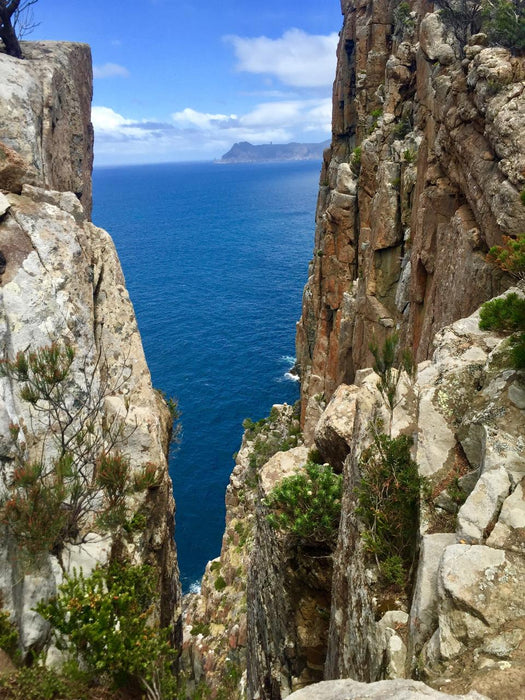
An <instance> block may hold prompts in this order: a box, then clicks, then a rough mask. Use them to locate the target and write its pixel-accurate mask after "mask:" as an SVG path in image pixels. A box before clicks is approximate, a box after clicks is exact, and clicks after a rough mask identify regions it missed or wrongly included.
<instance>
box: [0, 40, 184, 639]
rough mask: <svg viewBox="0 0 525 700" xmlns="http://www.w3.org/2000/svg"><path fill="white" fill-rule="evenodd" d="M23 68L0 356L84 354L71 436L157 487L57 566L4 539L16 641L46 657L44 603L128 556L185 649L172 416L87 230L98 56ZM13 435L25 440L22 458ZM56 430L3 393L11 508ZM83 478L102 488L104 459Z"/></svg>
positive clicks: (92, 531) (5, 478) (33, 47)
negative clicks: (74, 574)
mask: <svg viewBox="0 0 525 700" xmlns="http://www.w3.org/2000/svg"><path fill="white" fill-rule="evenodd" d="M24 54H25V56H26V58H25V60H23V61H18V60H16V59H12V58H10V57H8V56H5V55H4V54H0V189H2V190H3V192H2V193H1V194H0V354H1V357H2V359H10V360H12V359H14V358H15V357H16V355H17V353H18V352H27V351H28V350H31V351H35V350H38V349H39V348H42V347H45V346H50V345H51V344H52V343H57V344H58V345H60V346H62V347H63V346H65V345H69V346H71V347H72V348H74V352H75V354H74V360H73V363H72V365H71V372H70V375H69V378H68V382H69V383H68V391H69V388H70V387H72V393H71V396H69V394H67V396H66V399H65V401H66V402H69V403H68V404H67V405H68V408H69V411H70V420H71V422H70V423H68V425H70V427H71V430H72V431H73V430H74V429H75V428H78V429H80V428H82V429H83V430H85V429H86V428H88V425H89V426H90V427H89V431H90V432H89V434H90V435H93V436H96V437H93V440H96V439H99V436H102V439H103V440H104V442H103V443H101V450H102V448H104V449H108V450H111V449H112V448H113V449H116V450H118V451H119V452H120V453H121V454H122V455H123V456H124V457H125V458H127V459H129V463H130V469H131V472H130V476H129V478H130V479H131V480H133V479H134V478H135V475H137V474H139V473H141V470H142V469H143V468H144V467H146V465H148V464H149V463H151V464H153V465H155V466H156V468H157V471H156V478H155V483H154V484H152V485H151V487H145V488H143V489H141V490H136V489H133V488H131V483H130V484H128V486H129V487H130V488H128V489H127V494H126V497H125V502H124V513H125V516H126V519H127V520H126V522H127V523H128V524H130V526H129V527H128V528H127V529H126V528H124V527H118V526H117V527H115V526H112V525H110V524H108V523H104V522H102V521H101V520H100V519H99V518H98V517H97V516H98V515H99V512H100V506H101V499H103V498H104V496H103V495H102V494H101V493H98V495H97V496H96V497H93V498H92V499H91V500H89V499H88V500H86V501H85V504H86V505H85V507H84V510H83V512H82V515H81V516H79V518H78V520H77V521H76V523H75V525H76V526H78V528H77V529H78V532H75V533H70V534H69V535H68V536H67V537H66V539H65V541H64V542H63V547H57V551H56V553H54V554H50V553H48V552H47V551H44V552H42V554H41V555H40V554H39V556H37V557H28V555H27V552H26V551H25V550H24V547H23V546H22V545H21V543H20V542H18V541H17V539H16V537H15V534H14V533H13V532H9V533H8V532H7V530H5V531H4V535H3V537H2V539H1V542H0V561H1V567H0V595H1V600H2V604H3V606H4V607H5V608H6V609H7V610H9V611H10V613H11V618H12V619H13V621H14V622H15V623H16V625H17V627H18V630H19V632H20V644H21V647H22V649H21V650H22V652H23V653H27V652H29V651H30V650H35V651H39V650H40V649H41V648H42V646H43V645H44V643H45V642H46V641H47V635H48V626H47V623H45V622H44V620H43V619H42V618H41V617H40V616H39V615H38V614H37V613H36V612H35V611H34V607H35V605H36V603H37V602H38V601H39V600H42V599H47V598H49V597H50V596H52V595H54V594H55V593H56V592H57V586H58V585H59V584H60V583H61V581H62V580H63V577H64V575H65V574H67V573H70V572H71V571H72V570H73V568H76V569H77V570H79V569H80V568H82V570H83V571H84V572H85V573H89V572H90V571H91V570H92V569H93V568H94V567H95V566H96V565H97V564H104V563H106V562H107V561H108V560H109V559H110V558H111V557H113V558H114V557H115V556H116V555H117V554H118V556H126V557H127V558H128V560H129V561H131V562H133V563H146V562H147V563H149V564H151V565H152V566H153V567H154V570H155V572H156V575H157V580H158V591H159V598H158V601H157V604H156V606H155V607H156V609H155V615H156V617H157V619H158V620H159V621H160V623H161V624H162V625H163V626H168V627H170V628H171V630H172V631H173V635H172V636H173V639H174V640H175V641H178V635H179V628H178V626H177V625H178V622H177V621H178V618H179V615H180V584H179V580H178V567H177V559H176V553H175V545H174V540H173V533H174V508H175V506H174V501H173V493H172V485H171V480H170V478H169V475H168V466H167V453H168V445H169V440H170V435H171V416H170V413H169V411H168V408H167V406H166V404H165V402H164V401H163V400H162V399H161V398H160V396H159V394H158V392H156V391H155V390H154V389H153V388H152V385H151V377H150V373H149V370H148V367H147V364H146V360H145V357H144V352H143V349H142V344H141V339H140V335H139V331H138V328H137V323H136V319H135V314H134V311H133V307H132V304H131V302H130V299H129V295H128V292H127V290H126V286H125V281H124V277H123V274H122V270H121V267H120V263H119V260H118V256H117V253H116V250H115V247H114V245H113V242H112V240H111V238H110V236H109V234H108V233H106V232H105V231H103V230H102V229H100V228H97V227H96V226H94V225H93V224H92V223H90V221H89V219H88V217H87V216H86V209H87V212H88V213H89V210H90V207H91V162H92V148H93V139H92V130H91V124H90V100H91V61H90V52H89V48H88V47H87V46H84V45H80V44H62V43H53V42H41V43H38V44H26V45H24ZM52 188H57V189H52ZM82 203H84V205H85V207H86V209H85V208H84V207H83V206H82ZM73 408H74V410H73ZM83 418H84V419H85V421H86V422H85V423H84V424H82V425H81V423H82V420H83ZM57 421H58V419H57ZM75 421H76V422H75ZM11 424H16V425H18V426H19V428H20V432H19V435H18V438H17V444H18V447H16V445H15V443H14V439H13V435H12V432H11V429H10V425H11ZM108 426H114V427H115V431H114V432H113V433H111V427H108ZM56 428H57V426H56V425H55V424H53V423H52V421H51V420H50V419H48V418H47V417H46V414H41V415H39V414H38V413H35V412H34V411H32V410H31V408H30V402H28V401H24V400H22V398H21V396H20V384H19V383H18V382H17V381H16V379H14V378H11V377H2V378H1V379H0V462H1V468H0V477H1V492H2V497H3V498H4V497H5V494H6V489H7V488H8V485H9V483H10V480H11V476H12V472H13V468H14V464H15V461H14V456H15V453H16V450H17V449H18V450H21V451H22V452H24V457H25V458H26V459H29V460H39V461H43V462H44V463H45V464H47V465H49V464H50V463H51V461H52V459H53V457H54V455H56V447H55V446H54V443H53V437H52V436H53V435H54V434H56ZM71 434H72V433H71ZM76 434H77V435H78V434H79V433H78V430H77V433H76ZM104 436H105V437H104ZM80 444H81V445H82V443H80ZM84 444H85V443H84ZM79 449H80V448H79ZM83 468H84V469H85V470H87V471H86V474H85V478H86V483H90V484H92V483H93V478H94V477H93V470H94V469H95V464H94V459H92V460H91V461H89V460H88V461H87V462H86V463H85V465H84V467H83ZM135 516H137V518H135ZM134 523H140V527H137V526H136V525H134ZM44 549H45V548H44Z"/></svg>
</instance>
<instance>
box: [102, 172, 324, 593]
mask: <svg viewBox="0 0 525 700" xmlns="http://www.w3.org/2000/svg"><path fill="white" fill-rule="evenodd" d="M319 170H320V163H317V162H296V163H271V164H270V163H265V164H227V165H218V164H214V163H184V164H179V163H177V164H162V165H143V166H133V167H129V166H128V167H114V168H95V170H94V173H93V193H94V207H93V222H94V223H95V224H96V225H98V226H101V227H103V228H105V229H107V230H108V231H109V233H110V234H111V235H112V237H113V240H114V241H115V244H116V246H117V250H118V253H119V256H120V260H121V263H122V267H123V270H124V275H125V277H126V283H127V287H128V290H129V293H130V296H131V299H132V302H133V305H134V307H135V312H136V315H137V319H138V325H139V328H140V332H141V335H142V342H143V344H144V349H145V353H146V358H147V361H148V364H149V367H150V370H151V374H152V378H153V384H154V386H155V387H156V388H159V389H162V390H163V391H164V392H165V393H166V394H167V395H168V396H173V397H176V398H177V399H178V401H179V407H180V410H181V412H182V417H181V421H182V440H181V443H180V445H179V446H178V448H176V449H175V450H174V451H173V453H172V455H171V459H170V474H171V477H172V479H173V488H174V493H175V499H176V503H177V513H176V535H175V538H176V542H177V551H178V557H179V566H180V571H181V580H182V585H183V590H184V591H185V592H187V591H188V590H194V589H195V588H196V587H197V586H198V583H199V580H200V578H201V577H202V574H203V572H204V567H205V564H206V562H207V561H208V560H210V559H213V558H214V557H216V556H218V555H219V553H220V547H221V537H222V533H223V530H224V515H225V509H224V492H225V488H226V485H227V483H228V479H229V475H230V472H231V470H232V469H233V466H234V462H233V458H232V455H233V453H234V452H235V451H236V450H237V449H238V448H239V445H240V441H241V437H242V432H243V431H242V425H241V424H242V421H243V419H244V418H246V417H250V418H252V419H253V420H258V419H259V418H262V417H263V416H266V415H268V413H269V411H270V409H271V406H272V404H274V403H283V402H287V403H293V402H295V401H296V400H297V399H298V394H299V391H298V384H297V382H296V381H295V380H294V377H293V376H292V375H290V374H289V370H290V368H291V367H292V365H293V362H294V346H295V324H296V321H297V320H298V318H299V316H300V313H301V295H302V288H303V286H304V284H305V282H306V279H307V271H308V260H309V259H310V258H311V256H312V249H313V240H314V237H313V232H314V213H315V204H316V197H317V190H318V182H319Z"/></svg>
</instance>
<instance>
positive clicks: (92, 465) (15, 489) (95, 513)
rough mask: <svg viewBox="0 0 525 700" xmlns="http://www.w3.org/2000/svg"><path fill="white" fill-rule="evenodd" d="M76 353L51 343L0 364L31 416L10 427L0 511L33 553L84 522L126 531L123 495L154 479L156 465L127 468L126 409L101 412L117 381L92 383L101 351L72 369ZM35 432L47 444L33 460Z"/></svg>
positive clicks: (78, 534)
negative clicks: (7, 473) (9, 454)
mask: <svg viewBox="0 0 525 700" xmlns="http://www.w3.org/2000/svg"><path fill="white" fill-rule="evenodd" d="M75 357H76V352H75V349H74V348H73V347H72V346H69V345H65V344H60V343H52V344H51V345H49V346H45V347H42V348H38V349H36V350H34V351H28V352H19V353H18V354H17V356H16V358H15V359H14V360H4V361H2V362H1V363H0V376H3V377H8V378H10V379H14V380H16V381H17V382H19V385H20V391H19V394H20V398H21V399H22V400H23V401H24V402H25V403H26V404H27V407H28V411H29V415H30V423H29V425H25V424H24V422H23V421H22V420H21V421H20V422H19V423H11V425H10V428H9V430H10V437H11V449H12V454H13V464H14V468H13V470H12V472H11V474H10V476H8V477H6V481H5V488H6V494H5V496H4V498H3V500H2V502H1V504H0V514H1V519H2V522H3V524H4V525H5V526H6V527H7V528H8V530H9V531H10V532H11V533H12V534H13V535H15V536H16V539H17V541H18V542H19V543H20V544H21V545H22V546H23V547H24V548H25V550H26V551H27V552H29V553H30V554H31V555H33V556H34V555H37V554H39V553H41V552H45V551H49V552H53V553H60V552H61V550H62V549H63V547H64V544H65V543H66V542H76V541H77V540H78V539H79V538H82V535H83V533H84V532H85V530H86V526H88V525H89V526H90V528H92V527H93V525H95V524H96V525H97V526H98V527H99V528H102V529H111V528H118V527H123V528H124V527H127V529H128V530H129V529H131V530H133V529H134V523H133V522H131V521H130V522H128V520H129V519H130V518H132V517H133V516H134V514H131V513H130V512H128V506H127V504H126V498H127V497H128V496H130V495H132V494H133V493H135V492H145V491H147V490H149V489H153V488H156V487H157V486H158V485H159V483H160V475H159V470H158V467H157V466H156V465H155V464H152V463H150V462H148V463H146V464H145V465H143V466H141V467H140V468H138V469H132V467H131V463H130V459H129V457H128V456H127V455H126V454H124V452H123V451H122V447H123V445H124V443H125V441H126V440H127V439H128V438H129V437H131V435H132V434H133V432H134V430H135V426H134V425H133V423H131V424H129V422H128V423H126V419H127V417H128V416H127V413H126V414H125V415H119V414H118V413H115V414H113V415H108V414H107V412H106V410H105V401H106V398H107V397H108V396H109V395H112V394H113V393H114V392H116V391H118V388H119V382H120V380H119V378H117V379H116V380H115V381H113V382H109V380H108V381H106V382H104V381H102V382H97V381H96V379H95V378H96V370H97V369H98V368H99V366H100V364H101V362H102V358H101V357H100V356H99V357H97V358H95V360H94V365H93V366H91V367H89V366H88V365H87V363H86V364H84V366H83V367H81V368H80V371H78V372H76V373H74V371H73V363H74V360H75ZM35 431H36V432H35ZM37 434H38V435H43V436H44V446H45V447H46V448H47V449H41V450H39V452H38V454H39V455H40V456H36V457H35V455H34V454H32V451H31V448H32V447H34V445H35V443H36V441H37V439H38V437H37Z"/></svg>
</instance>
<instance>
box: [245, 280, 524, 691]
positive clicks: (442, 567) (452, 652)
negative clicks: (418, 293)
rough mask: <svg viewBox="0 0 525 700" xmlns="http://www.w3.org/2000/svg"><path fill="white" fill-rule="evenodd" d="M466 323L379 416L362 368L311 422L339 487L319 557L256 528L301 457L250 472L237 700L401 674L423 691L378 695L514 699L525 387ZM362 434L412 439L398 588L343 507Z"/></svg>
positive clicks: (374, 381) (475, 320)
mask: <svg viewBox="0 0 525 700" xmlns="http://www.w3.org/2000/svg"><path fill="white" fill-rule="evenodd" d="M517 292H518V293H519V294H523V292H520V291H519V290H517ZM478 324H479V312H478V311H476V312H475V313H474V314H473V315H471V316H470V317H468V318H466V319H461V320H459V321H457V322H456V323H454V324H453V325H452V326H448V327H445V328H444V329H442V330H441V331H440V332H439V333H438V334H437V336H436V339H435V344H434V353H433V355H432V359H431V360H427V361H424V362H422V363H420V364H419V365H418V367H417V372H416V374H415V375H414V376H412V377H410V376H409V375H406V374H405V373H402V374H401V375H400V379H399V383H398V384H397V389H396V395H395V401H394V404H395V405H394V408H393V410H392V411H391V410H390V409H389V408H388V405H387V404H386V402H385V399H384V397H383V396H382V394H381V392H380V391H379V389H378V381H379V377H378V375H377V374H375V372H373V371H372V370H370V369H368V370H359V371H358V372H357V373H356V377H355V383H354V384H353V385H346V384H341V385H340V386H339V387H338V388H337V390H336V391H335V393H334V395H333V396H332V399H331V400H330V402H329V403H328V405H327V406H326V408H325V409H324V410H323V412H322V415H321V419H320V420H319V421H318V423H317V427H316V430H315V434H314V440H315V444H316V447H317V448H318V450H319V451H320V452H321V454H322V455H323V457H324V458H325V459H328V460H329V461H331V462H332V464H333V466H334V468H335V469H340V468H342V470H343V475H344V486H343V497H342V504H341V506H342V512H341V521H340V524H339V536H338V542H337V546H336V548H335V551H334V552H333V555H332V556H325V557H324V559H317V560H313V559H311V558H309V557H308V556H307V554H306V553H305V552H302V553H301V552H299V551H298V550H297V549H296V548H294V547H293V544H292V543H291V542H290V541H289V540H288V541H287V539H286V538H285V537H283V535H282V534H280V533H278V532H276V531H275V530H272V529H271V528H269V527H268V523H267V521H266V513H267V509H266V507H265V505H264V500H259V499H264V497H265V496H266V495H267V494H268V493H269V491H270V490H271V488H272V487H273V485H275V484H276V483H278V482H279V481H280V480H281V479H282V478H284V477H286V476H287V475H289V474H290V473H292V472H294V471H299V470H300V469H301V468H302V464H304V462H305V461H306V458H307V450H306V448H305V447H304V446H303V447H298V448H295V449H293V450H291V451H290V452H278V453H277V454H276V455H274V456H273V457H272V458H271V459H270V460H269V461H268V462H267V463H266V464H265V465H264V466H263V467H262V468H261V470H260V472H259V479H258V482H259V486H258V491H257V493H258V501H257V505H256V508H255V518H254V519H253V529H252V532H253V537H254V546H253V548H252V553H251V556H250V567H249V569H248V579H247V604H248V611H247V619H248V650H247V651H248V658H247V662H248V665H247V689H248V692H247V697H248V698H250V700H253V699H255V698H261V699H263V698H264V699H265V700H278V699H279V698H283V697H286V696H287V695H288V694H289V693H290V692H294V691H296V690H298V689H300V688H303V687H304V686H309V685H310V684H312V683H315V681H316V674H320V673H321V672H322V673H323V675H324V678H325V679H344V678H351V679H354V681H361V682H366V683H371V684H372V685H370V686H369V687H368V686H366V687H365V689H363V687H362V686H361V685H359V684H358V685H352V683H348V684H347V685H337V684H333V685H330V684H324V683H323V684H321V685H320V686H319V687H318V686H317V685H315V684H314V685H312V686H311V689H305V690H304V693H303V695H301V694H300V693H298V695H297V697H303V696H304V697H325V696H326V697H327V698H331V697H343V695H339V694H338V693H340V692H343V691H344V692H345V693H347V695H344V697H349V698H350V697H354V695H353V694H352V693H353V692H356V693H357V691H358V690H359V693H361V692H362V693H363V695H361V694H359V697H368V696H370V697H375V695H374V692H376V690H375V688H376V683H375V682H376V681H378V680H381V679H386V680H391V681H395V679H403V678H417V679H418V680H424V681H425V682H426V683H427V684H428V685H429V686H431V687H432V688H434V690H432V689H431V688H429V687H427V686H424V685H423V684H422V683H419V684H418V683H415V684H414V683H413V684H412V685H411V684H410V683H408V684H404V685H403V683H400V682H393V683H392V685H388V684H386V685H385V684H380V685H377V692H378V697H386V696H387V695H388V697H397V695H396V693H397V692H399V693H400V695H399V697H412V696H413V697H418V693H421V695H422V696H423V697H436V698H438V697H441V696H442V695H441V692H445V691H446V693H452V694H460V693H469V692H471V693H472V695H471V696H472V697H477V695H476V692H475V691H477V692H479V693H482V694H483V696H484V697H485V696H486V697H490V698H492V700H504V699H506V698H510V697H519V694H520V692H521V689H522V688H523V687H524V685H525V656H524V650H525V632H524V623H525V601H524V599H523V590H522V585H521V581H522V580H523V576H524V575H525V549H524V546H525V545H524V543H525V538H524V533H525V510H524V501H523V486H524V481H523V479H524V474H525V445H524V442H523V426H524V425H525V398H524V397H525V389H524V387H525V377H524V373H523V371H518V370H515V369H513V368H512V366H511V364H510V361H509V341H508V338H505V337H502V336H498V335H496V334H494V333H489V332H484V331H480V330H479V325H478ZM373 426H375V430H376V431H379V430H385V431H387V432H388V433H389V434H390V435H391V436H392V437H394V438H395V437H397V436H400V435H409V436H412V437H413V438H414V447H413V451H412V456H413V459H414V460H415V462H416V463H417V466H418V471H419V473H420V475H421V476H422V477H423V479H424V483H423V486H424V488H423V489H422V492H421V498H420V506H419V509H420V516H419V519H416V520H415V521H414V522H413V528H414V533H415V537H416V540H417V543H418V546H417V549H416V554H415V559H414V563H413V565H412V575H410V574H409V575H408V576H407V578H406V579H405V584H404V585H403V586H393V585H388V586H386V587H385V585H383V584H382V583H381V578H380V577H381V568H380V566H379V565H378V564H377V562H376V561H375V559H374V557H373V556H372V555H370V554H369V552H368V551H367V548H366V547H365V541H364V539H363V530H364V529H365V527H366V526H365V523H364V521H363V518H362V516H361V514H359V512H358V511H356V487H357V486H358V485H359V483H360V479H361V474H362V470H363V465H362V457H363V454H364V453H365V450H367V448H368V447H369V446H370V444H371V443H372V441H373V434H374V429H373ZM399 478H401V477H399ZM406 536H407V537H409V536H410V535H409V533H406ZM416 569H417V573H416ZM328 606H329V608H330V611H329V613H328ZM317 678H318V677H317ZM380 689H381V692H383V693H384V695H381V694H380ZM409 691H410V692H411V693H413V695H410V694H408V693H409ZM301 692H303V691H301ZM365 692H366V693H369V694H370V695H367V694H365ZM309 693H310V694H309ZM323 693H325V695H323ZM403 693H407V694H406V695H405V694H403Z"/></svg>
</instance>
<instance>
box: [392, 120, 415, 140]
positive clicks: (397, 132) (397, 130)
mask: <svg viewBox="0 0 525 700" xmlns="http://www.w3.org/2000/svg"><path fill="white" fill-rule="evenodd" d="M411 131H412V125H411V123H410V119H408V118H407V117H403V118H402V119H400V120H399V121H398V123H397V124H396V125H395V126H394V128H393V130H392V133H393V134H394V137H395V138H396V139H404V138H405V136H406V135H407V134H409V133H410V132H411Z"/></svg>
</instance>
